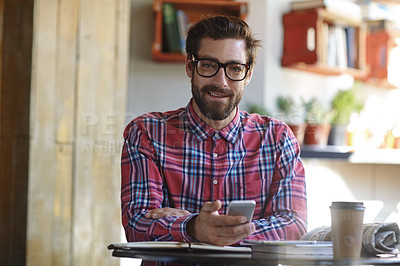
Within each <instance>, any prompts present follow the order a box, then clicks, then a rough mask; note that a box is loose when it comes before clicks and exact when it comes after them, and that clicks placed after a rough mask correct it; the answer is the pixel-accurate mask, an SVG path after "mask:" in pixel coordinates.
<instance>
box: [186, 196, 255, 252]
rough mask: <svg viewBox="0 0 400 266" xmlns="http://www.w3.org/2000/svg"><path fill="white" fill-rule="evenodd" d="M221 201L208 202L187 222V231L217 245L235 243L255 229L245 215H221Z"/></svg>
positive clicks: (192, 235) (195, 236)
mask: <svg viewBox="0 0 400 266" xmlns="http://www.w3.org/2000/svg"><path fill="white" fill-rule="evenodd" d="M220 208H221V201H219V200H217V201H214V202H207V203H206V204H204V206H203V207H202V208H201V211H200V214H199V215H198V216H197V217H194V218H193V219H191V220H190V221H189V222H188V224H187V228H186V230H187V233H188V235H190V236H191V237H193V238H195V239H197V240H198V241H200V242H204V243H209V244H213V245H217V246H226V245H231V244H234V243H236V242H238V241H240V240H242V239H243V238H245V237H247V236H249V235H251V234H252V233H254V231H255V226H254V224H253V223H251V222H246V217H245V216H228V215H219V214H218V210H219V209H220Z"/></svg>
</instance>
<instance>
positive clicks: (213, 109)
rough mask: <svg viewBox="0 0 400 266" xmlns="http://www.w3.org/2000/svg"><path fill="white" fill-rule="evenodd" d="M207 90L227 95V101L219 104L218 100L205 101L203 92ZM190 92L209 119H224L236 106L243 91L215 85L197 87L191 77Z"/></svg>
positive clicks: (205, 92)
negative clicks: (236, 91)
mask: <svg viewBox="0 0 400 266" xmlns="http://www.w3.org/2000/svg"><path fill="white" fill-rule="evenodd" d="M209 92H215V93H220V94H222V95H225V96H227V97H229V101H228V103H227V104H221V103H220V102H218V101H207V99H206V97H205V94H207V93H209ZM192 94H193V99H194V101H195V102H196V104H197V106H198V107H199V109H200V111H201V112H202V113H203V115H204V116H206V117H207V118H208V119H211V120H224V119H225V118H227V117H228V116H229V115H230V114H231V113H232V112H233V110H234V109H235V108H236V107H237V106H238V104H239V103H240V101H241V100H242V96H243V93H239V92H238V93H237V94H236V93H235V91H232V90H229V91H228V90H227V89H221V88H219V87H216V86H212V85H209V86H204V87H202V88H199V87H198V86H197V85H195V84H194V83H193V79H192Z"/></svg>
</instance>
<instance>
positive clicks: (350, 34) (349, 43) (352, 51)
mask: <svg viewBox="0 0 400 266" xmlns="http://www.w3.org/2000/svg"><path fill="white" fill-rule="evenodd" d="M344 31H345V34H346V47H347V65H348V66H349V67H350V68H357V67H358V64H357V42H356V29H355V28H354V27H346V28H345V29H344Z"/></svg>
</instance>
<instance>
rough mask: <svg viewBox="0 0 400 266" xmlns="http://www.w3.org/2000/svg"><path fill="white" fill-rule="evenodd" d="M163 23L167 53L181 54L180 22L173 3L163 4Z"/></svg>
mask: <svg viewBox="0 0 400 266" xmlns="http://www.w3.org/2000/svg"><path fill="white" fill-rule="evenodd" d="M163 23H164V33H165V35H164V36H165V38H166V42H164V43H165V44H166V45H167V47H166V48H167V49H165V50H166V52H170V53H181V51H182V50H181V44H180V37H179V28H178V21H177V18H176V12H175V7H174V5H173V4H171V3H164V4H163Z"/></svg>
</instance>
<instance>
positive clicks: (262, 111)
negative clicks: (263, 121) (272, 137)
mask: <svg viewBox="0 0 400 266" xmlns="http://www.w3.org/2000/svg"><path fill="white" fill-rule="evenodd" d="M246 109H247V112H249V113H250V114H252V113H257V114H259V115H267V116H269V112H268V110H267V109H266V108H265V107H264V106H262V105H260V104H257V103H251V104H249V105H248V106H247V108H246Z"/></svg>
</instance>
